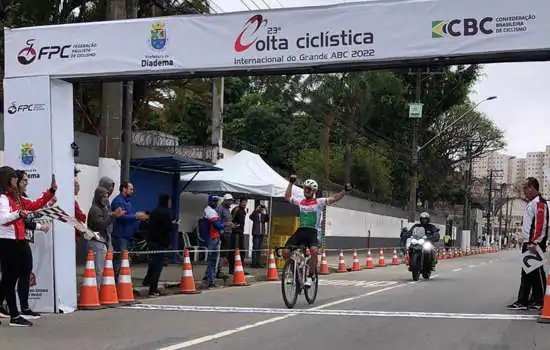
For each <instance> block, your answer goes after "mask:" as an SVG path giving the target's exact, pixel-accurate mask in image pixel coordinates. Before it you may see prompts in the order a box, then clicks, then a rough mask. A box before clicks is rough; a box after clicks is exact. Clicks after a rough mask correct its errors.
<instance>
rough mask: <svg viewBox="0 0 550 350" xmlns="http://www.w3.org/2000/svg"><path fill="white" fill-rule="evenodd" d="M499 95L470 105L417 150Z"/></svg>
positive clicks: (418, 148)
mask: <svg viewBox="0 0 550 350" xmlns="http://www.w3.org/2000/svg"><path fill="white" fill-rule="evenodd" d="M497 98H498V97H497V96H489V97H487V98H485V99H483V100H481V101H479V102H478V103H476V104H475V105H473V106H472V107H470V108H469V109H468V110H467V111H466V112H464V113H462V114H461V115H460V116H459V117H458V118H456V119H455V120H453V122H452V123H451V124H449V125H447V127H446V128H445V129H444V130H442V131H440V132H439V133H437V134H436V135H435V136H434V137H432V138H431V139H429V140H428V141H427V142H426V143H425V144H423V145H422V146H420V147H416V152H420V151H422V150H423V149H424V148H426V146H429V145H430V144H431V143H432V142H434V141H435V140H436V139H437V138H438V137H440V136H441V135H443V134H444V133H445V132H447V130H448V129H449V128H450V127H452V126H453V125H455V124H456V123H458V122H459V121H461V120H462V119H464V118H466V116H468V114H470V112H472V111H473V110H474V109H476V108H477V107H478V106H479V105H480V104H482V103H483V102H487V101H492V100H496V99H497Z"/></svg>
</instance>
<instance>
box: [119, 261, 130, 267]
mask: <svg viewBox="0 0 550 350" xmlns="http://www.w3.org/2000/svg"><path fill="white" fill-rule="evenodd" d="M120 267H130V262H129V261H128V259H124V260H122V262H121V263H120Z"/></svg>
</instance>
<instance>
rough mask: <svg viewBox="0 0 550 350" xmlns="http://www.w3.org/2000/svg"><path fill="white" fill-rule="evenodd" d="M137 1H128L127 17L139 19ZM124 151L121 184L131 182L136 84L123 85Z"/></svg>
mask: <svg viewBox="0 0 550 350" xmlns="http://www.w3.org/2000/svg"><path fill="white" fill-rule="evenodd" d="M137 7H138V6H137V1H136V0H126V15H127V16H126V17H127V18H137V10H138V9H137ZM122 93H123V95H122V133H121V135H122V137H121V139H122V149H121V158H122V159H121V162H120V182H121V183H122V182H123V181H130V162H131V160H132V124H133V122H134V82H133V81H125V82H124V83H123V84H122Z"/></svg>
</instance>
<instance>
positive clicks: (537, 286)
mask: <svg viewBox="0 0 550 350" xmlns="http://www.w3.org/2000/svg"><path fill="white" fill-rule="evenodd" d="M523 192H524V194H525V197H526V198H527V199H528V200H529V203H527V205H526V206H525V211H524V212H523V229H522V231H523V245H522V247H521V251H522V253H525V252H526V251H528V250H529V251H531V252H533V253H534V252H536V249H537V247H539V248H540V249H541V250H542V251H543V252H546V241H547V238H548V216H549V212H548V203H547V202H546V200H545V199H544V198H542V195H541V194H540V191H539V182H538V180H537V179H535V178H533V177H529V178H527V180H526V182H525V185H524V187H523ZM545 291H546V276H545V273H544V267H543V266H541V267H539V268H537V269H535V270H533V271H531V272H530V273H529V274H527V273H525V271H523V269H522V270H521V282H520V287H519V294H518V300H517V301H516V302H515V303H513V304H511V305H509V306H508V309H511V310H527V309H535V310H540V309H541V308H542V303H543V299H544V294H545ZM531 293H532V299H530V297H529V296H530V294H531ZM530 300H532V302H531V303H530Z"/></svg>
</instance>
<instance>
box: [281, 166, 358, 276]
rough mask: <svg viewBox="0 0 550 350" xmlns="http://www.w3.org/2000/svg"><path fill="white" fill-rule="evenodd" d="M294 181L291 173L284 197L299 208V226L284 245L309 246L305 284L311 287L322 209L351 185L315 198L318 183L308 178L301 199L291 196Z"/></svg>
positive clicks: (342, 196)
mask: <svg viewBox="0 0 550 350" xmlns="http://www.w3.org/2000/svg"><path fill="white" fill-rule="evenodd" d="M294 182H296V175H291V176H290V180H289V182H288V186H287V188H286V192H285V199H286V200H287V201H289V202H291V203H293V204H295V205H297V206H298V207H299V208H300V218H299V226H298V230H296V232H294V234H293V235H292V236H291V237H290V238H289V239H288V241H287V242H286V244H285V247H286V248H289V247H290V246H300V245H304V246H306V247H308V248H310V253H311V258H310V259H309V276H308V277H307V278H306V282H305V286H306V287H311V284H312V281H313V280H312V277H313V273H314V272H315V269H316V268H317V252H316V249H315V248H316V247H317V246H319V238H320V237H319V233H320V232H321V222H322V218H323V209H324V208H325V206H327V205H330V204H333V203H336V202H338V201H339V200H341V199H342V198H344V195H345V194H346V192H349V191H350V189H351V186H350V185H346V186H345V187H344V190H343V191H342V192H339V193H337V194H335V195H333V196H331V197H328V198H316V196H315V195H316V193H317V190H318V189H319V185H318V184H317V182H316V181H315V180H311V179H308V180H306V181H304V183H303V184H302V187H303V189H304V197H305V198H303V199H301V198H294V197H293V196H292V186H293V185H294Z"/></svg>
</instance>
